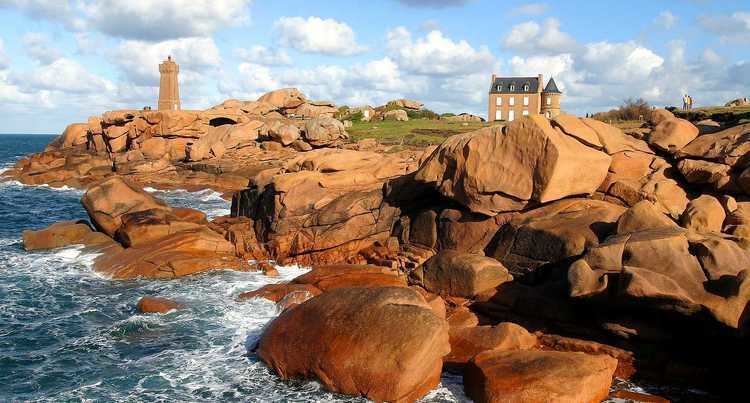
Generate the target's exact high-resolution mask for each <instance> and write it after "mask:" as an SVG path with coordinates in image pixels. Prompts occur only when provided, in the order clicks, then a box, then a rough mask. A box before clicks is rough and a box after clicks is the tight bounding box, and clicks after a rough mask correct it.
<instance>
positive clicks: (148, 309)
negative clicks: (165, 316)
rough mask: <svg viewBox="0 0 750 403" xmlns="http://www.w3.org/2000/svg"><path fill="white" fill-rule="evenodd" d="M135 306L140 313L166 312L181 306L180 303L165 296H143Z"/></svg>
mask: <svg viewBox="0 0 750 403" xmlns="http://www.w3.org/2000/svg"><path fill="white" fill-rule="evenodd" d="M135 308H136V309H137V310H138V312H140V313H168V312H171V311H174V310H177V309H180V308H182V305H180V304H179V303H177V302H175V301H172V300H171V299H167V298H160V297H143V298H141V299H140V300H138V304H137V305H136V307H135Z"/></svg>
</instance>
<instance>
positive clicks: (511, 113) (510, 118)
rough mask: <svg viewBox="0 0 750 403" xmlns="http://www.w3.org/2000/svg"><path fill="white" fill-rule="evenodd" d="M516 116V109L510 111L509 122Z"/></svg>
mask: <svg viewBox="0 0 750 403" xmlns="http://www.w3.org/2000/svg"><path fill="white" fill-rule="evenodd" d="M515 118H516V113H515V111H508V122H512V121H513V119H515Z"/></svg>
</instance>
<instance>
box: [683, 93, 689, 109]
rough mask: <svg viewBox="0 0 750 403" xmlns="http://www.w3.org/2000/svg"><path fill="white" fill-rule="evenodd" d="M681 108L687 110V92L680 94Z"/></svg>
mask: <svg viewBox="0 0 750 403" xmlns="http://www.w3.org/2000/svg"><path fill="white" fill-rule="evenodd" d="M682 110H683V111H686V110H688V94H685V95H683V96H682Z"/></svg>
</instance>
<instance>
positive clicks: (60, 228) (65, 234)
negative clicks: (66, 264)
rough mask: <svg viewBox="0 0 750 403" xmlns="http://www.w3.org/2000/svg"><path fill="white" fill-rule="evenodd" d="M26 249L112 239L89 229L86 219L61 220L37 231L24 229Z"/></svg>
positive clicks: (105, 242)
mask: <svg viewBox="0 0 750 403" xmlns="http://www.w3.org/2000/svg"><path fill="white" fill-rule="evenodd" d="M22 238H23V247H24V249H26V250H29V251H30V250H43V249H55V248H61V247H64V246H70V245H86V246H93V245H101V244H107V243H109V242H112V240H111V239H110V238H109V237H107V236H105V235H103V234H101V233H98V232H94V231H92V230H91V226H90V225H89V223H88V222H86V221H62V222H58V223H55V224H52V225H50V226H49V227H47V228H44V229H40V230H37V231H31V230H25V231H23V234H22Z"/></svg>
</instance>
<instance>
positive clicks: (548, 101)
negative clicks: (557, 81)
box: [547, 97, 552, 105]
mask: <svg viewBox="0 0 750 403" xmlns="http://www.w3.org/2000/svg"><path fill="white" fill-rule="evenodd" d="M547 105H552V98H550V97H547Z"/></svg>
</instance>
